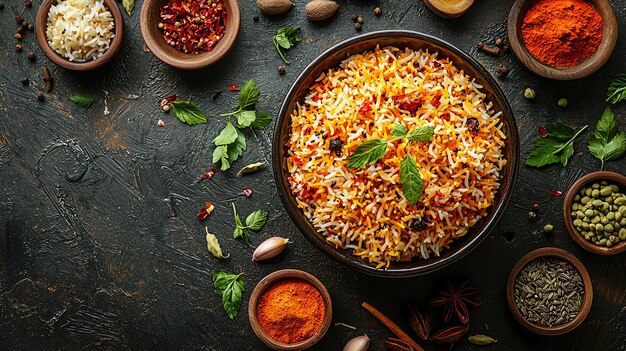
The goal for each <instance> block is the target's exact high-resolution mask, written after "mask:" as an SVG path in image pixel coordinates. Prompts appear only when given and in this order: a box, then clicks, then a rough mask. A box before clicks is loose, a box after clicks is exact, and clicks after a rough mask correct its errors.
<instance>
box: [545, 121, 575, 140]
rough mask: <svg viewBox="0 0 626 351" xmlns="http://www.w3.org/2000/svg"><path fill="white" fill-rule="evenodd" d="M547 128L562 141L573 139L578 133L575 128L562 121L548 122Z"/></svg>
mask: <svg viewBox="0 0 626 351" xmlns="http://www.w3.org/2000/svg"><path fill="white" fill-rule="evenodd" d="M546 129H547V130H548V135H549V136H551V137H554V138H556V139H557V140H561V141H567V140H569V139H571V138H572V137H573V136H574V134H575V133H576V132H575V131H574V129H573V128H571V127H569V126H566V125H564V124H560V123H549V124H546Z"/></svg>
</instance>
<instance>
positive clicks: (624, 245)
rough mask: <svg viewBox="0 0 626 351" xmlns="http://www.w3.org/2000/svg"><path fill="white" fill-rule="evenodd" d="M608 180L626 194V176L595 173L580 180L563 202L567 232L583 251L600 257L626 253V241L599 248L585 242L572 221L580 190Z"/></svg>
mask: <svg viewBox="0 0 626 351" xmlns="http://www.w3.org/2000/svg"><path fill="white" fill-rule="evenodd" d="M601 180H606V181H608V182H610V183H615V184H617V185H618V186H619V187H620V190H621V191H622V192H626V176H623V175H621V174H619V173H615V172H607V171H600V172H593V173H589V174H587V175H585V176H583V177H581V178H579V179H578V180H577V181H576V182H574V184H573V185H572V187H571V188H569V190H568V191H567V195H565V200H564V201H563V217H564V220H565V228H567V232H568V233H569V235H570V236H571V237H572V239H574V241H575V242H576V243H577V244H578V245H580V247H582V248H583V249H585V250H587V251H589V252H593V253H595V254H598V255H615V254H618V253H620V252H624V251H626V241H622V242H620V243H619V244H617V245H613V246H611V247H606V246H599V245H596V244H594V243H592V242H590V241H587V240H585V238H584V237H583V236H582V235H581V234H580V233H579V232H578V231H577V230H576V228H575V227H574V221H573V219H572V203H573V202H574V197H575V196H576V194H577V193H578V191H580V188H582V187H583V186H585V185H587V184H591V183H593V182H596V181H601Z"/></svg>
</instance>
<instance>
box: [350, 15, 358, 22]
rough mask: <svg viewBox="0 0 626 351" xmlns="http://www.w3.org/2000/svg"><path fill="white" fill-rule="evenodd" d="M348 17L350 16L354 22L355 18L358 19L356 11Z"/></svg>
mask: <svg viewBox="0 0 626 351" xmlns="http://www.w3.org/2000/svg"><path fill="white" fill-rule="evenodd" d="M350 18H352V20H353V21H354V22H356V20H357V19H359V16H358V15H357V14H356V13H354V14H352V16H351V17H350Z"/></svg>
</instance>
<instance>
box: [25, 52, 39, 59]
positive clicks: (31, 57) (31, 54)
mask: <svg viewBox="0 0 626 351" xmlns="http://www.w3.org/2000/svg"><path fill="white" fill-rule="evenodd" d="M26 57H28V59H29V60H31V61H35V59H36V58H37V56H35V53H34V52H32V51H29V52H28V54H26Z"/></svg>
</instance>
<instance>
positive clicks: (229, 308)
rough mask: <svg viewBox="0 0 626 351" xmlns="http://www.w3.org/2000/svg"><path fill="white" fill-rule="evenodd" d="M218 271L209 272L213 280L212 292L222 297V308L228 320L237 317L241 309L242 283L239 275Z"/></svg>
mask: <svg viewBox="0 0 626 351" xmlns="http://www.w3.org/2000/svg"><path fill="white" fill-rule="evenodd" d="M242 274H243V273H239V274H233V273H229V272H226V271H222V270H218V271H213V272H211V276H212V279H213V291H214V292H215V293H216V294H217V295H219V296H221V297H222V306H224V310H225V311H226V314H228V317H229V318H230V319H234V318H235V316H237V312H238V311H239V308H240V307H241V300H242V298H243V292H244V289H245V288H244V282H243V279H241V275H242Z"/></svg>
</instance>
